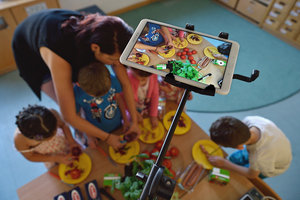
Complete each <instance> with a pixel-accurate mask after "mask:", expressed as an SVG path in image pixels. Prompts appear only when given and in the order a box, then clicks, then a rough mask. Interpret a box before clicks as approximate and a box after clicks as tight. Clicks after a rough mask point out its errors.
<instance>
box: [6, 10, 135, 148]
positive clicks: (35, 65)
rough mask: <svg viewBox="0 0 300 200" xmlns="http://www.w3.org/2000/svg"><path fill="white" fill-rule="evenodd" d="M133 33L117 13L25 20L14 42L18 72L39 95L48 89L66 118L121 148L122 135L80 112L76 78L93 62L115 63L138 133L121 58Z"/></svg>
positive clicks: (53, 13) (58, 13)
mask: <svg viewBox="0 0 300 200" xmlns="http://www.w3.org/2000/svg"><path fill="white" fill-rule="evenodd" d="M131 35H132V29H131V28H130V27H129V26H128V25H127V24H126V23H125V22H124V21H123V20H121V19H120V18H118V17H113V16H100V15H98V14H90V15H86V16H83V15H81V14H80V13H78V12H75V11H69V10H62V9H50V10H45V11H42V12H39V13H36V14H34V15H32V16H29V17H28V18H27V19H25V20H24V21H23V22H22V23H21V24H20V25H19V26H18V27H17V29H16V31H15V34H14V38H13V43H12V46H13V51H14V56H15V60H16V63H17V66H18V68H19V71H20V76H21V77H22V78H23V79H24V80H25V81H26V82H27V84H28V85H29V86H30V87H31V89H32V90H33V91H34V93H35V94H36V95H37V96H38V97H39V98H41V95H40V92H41V90H42V91H44V92H45V93H46V94H47V95H48V96H50V97H51V98H52V99H54V100H55V101H56V102H57V103H58V104H59V106H60V111H61V113H62V115H63V117H64V120H65V121H66V122H68V123H69V124H71V125H72V126H73V127H75V128H76V129H78V130H80V131H82V132H85V133H87V134H89V135H91V136H95V137H98V138H100V139H102V140H104V141H106V142H107V143H108V144H109V145H111V146H113V147H114V148H115V149H117V148H120V147H122V146H123V145H122V144H121V143H120V138H119V137H118V136H115V135H110V134H108V133H106V132H103V131H102V130H100V129H98V128H96V127H95V126H93V125H92V124H90V123H89V122H87V121H86V120H85V119H83V118H81V117H80V116H78V115H77V114H76V110H75V100H74V92H73V82H75V81H77V74H78V71H79V69H80V68H81V67H83V66H85V65H87V64H88V63H90V62H93V61H95V60H96V61H100V62H103V63H104V64H108V65H112V66H113V69H114V72H115V73H116V75H117V77H118V79H119V81H120V82H121V85H122V88H123V91H124V94H125V100H126V101H127V104H128V106H129V112H130V114H131V116H132V125H131V127H130V129H129V131H135V132H138V133H139V128H138V124H137V117H136V111H135V106H134V99H133V95H132V88H131V85H130V82H129V80H128V76H127V74H126V68H125V67H124V66H123V65H122V64H121V63H120V62H119V57H120V54H121V52H122V51H123V49H124V48H125V46H126V44H127V42H128V41H129V39H130V37H131Z"/></svg>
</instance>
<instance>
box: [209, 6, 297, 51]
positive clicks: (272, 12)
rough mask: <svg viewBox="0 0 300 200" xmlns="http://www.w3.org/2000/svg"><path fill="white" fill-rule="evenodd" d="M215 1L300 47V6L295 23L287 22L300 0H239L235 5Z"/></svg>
mask: <svg viewBox="0 0 300 200" xmlns="http://www.w3.org/2000/svg"><path fill="white" fill-rule="evenodd" d="M214 1H215V2H216V3H218V4H220V5H222V6H223V7H224V8H226V9H228V10H230V11H231V12H233V13H235V14H237V15H238V16H240V17H243V18H244V19H246V20H248V21H249V22H251V23H253V24H255V25H257V26H258V27H260V28H261V29H263V30H265V31H267V32H268V33H270V34H272V35H274V36H275V37H278V38H279V39H281V40H282V41H284V42H286V43H288V44H289V45H291V46H293V47H295V48H297V49H300V7H297V9H298V10H297V11H298V14H299V16H298V17H296V18H295V20H294V22H295V23H294V24H292V25H289V24H288V25H287V24H285V22H286V20H287V19H290V18H293V17H291V14H290V12H291V10H293V9H294V10H295V8H296V4H297V5H299V4H300V0H269V4H264V3H259V2H261V1H262V0H239V1H238V2H237V3H236V6H235V7H232V6H231V5H228V4H227V3H226V2H230V1H229V0H214ZM224 1H225V3H224ZM264 1H267V0H264ZM264 6H265V7H264ZM276 15H277V16H276ZM268 23H269V24H268ZM280 29H287V31H291V33H289V32H288V33H287V34H286V35H284V34H283V33H281V31H280Z"/></svg>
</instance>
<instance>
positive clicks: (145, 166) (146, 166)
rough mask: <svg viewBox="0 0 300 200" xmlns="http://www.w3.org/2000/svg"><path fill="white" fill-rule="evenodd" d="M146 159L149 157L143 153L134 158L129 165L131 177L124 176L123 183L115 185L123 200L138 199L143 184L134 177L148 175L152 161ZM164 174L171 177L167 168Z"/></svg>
mask: <svg viewBox="0 0 300 200" xmlns="http://www.w3.org/2000/svg"><path fill="white" fill-rule="evenodd" d="M147 158H149V156H148V155H147V154H144V153H142V154H139V155H137V156H135V159H134V161H132V162H131V163H130V164H131V165H132V176H126V177H125V179H124V180H123V181H121V182H120V183H119V184H116V185H115V188H116V189H118V190H120V191H121V192H122V194H123V196H124V198H125V200H137V199H138V198H139V197H140V195H141V193H142V191H143V187H144V185H145V183H144V182H143V181H141V180H139V179H138V178H136V176H135V175H136V173H137V172H142V173H144V174H146V175H149V173H150V171H151V168H152V165H153V164H154V161H153V160H149V159H147ZM164 174H165V175H167V176H172V174H171V173H170V171H169V170H168V169H167V168H165V171H164Z"/></svg>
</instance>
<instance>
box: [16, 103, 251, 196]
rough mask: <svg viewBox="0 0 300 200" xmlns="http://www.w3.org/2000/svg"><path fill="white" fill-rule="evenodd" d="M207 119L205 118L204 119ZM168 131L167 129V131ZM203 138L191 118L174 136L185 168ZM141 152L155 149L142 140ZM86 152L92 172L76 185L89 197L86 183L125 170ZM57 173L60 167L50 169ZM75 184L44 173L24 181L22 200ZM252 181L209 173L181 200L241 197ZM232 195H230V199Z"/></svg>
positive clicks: (55, 192) (101, 155) (93, 152)
mask: <svg viewBox="0 0 300 200" xmlns="http://www.w3.org/2000/svg"><path fill="white" fill-rule="evenodd" d="M166 107H167V110H170V109H172V108H174V105H172V104H167V106H166ZM203 120H205V119H203ZM166 132H167V131H166ZM201 139H209V136H208V135H207V134H206V133H205V132H204V131H203V130H202V129H201V128H200V127H199V126H198V125H197V124H196V123H195V122H194V121H193V120H192V126H191V129H190V130H189V131H188V132H187V133H186V134H184V135H174V137H173V138H172V141H171V144H170V146H173V145H174V146H176V147H178V149H179V151H180V154H179V157H180V165H181V166H183V167H186V166H187V165H188V164H189V163H191V162H192V160H193V158H192V146H193V144H194V143H195V142H197V141H198V140H201ZM100 145H101V146H102V148H103V149H104V151H106V152H107V154H108V146H107V145H106V144H104V143H102V144H100ZM140 145H141V149H140V150H141V151H143V150H145V149H150V148H152V147H151V146H153V145H149V144H144V143H142V142H140ZM86 153H87V154H88V155H89V156H90V157H91V159H92V171H91V173H90V175H89V176H88V177H87V179H86V180H84V181H83V182H82V183H80V184H77V185H76V186H79V187H80V188H81V192H82V193H83V196H84V197H86V192H85V188H84V184H85V183H87V182H89V181H91V180H94V179H96V180H97V183H98V185H99V187H102V186H103V177H104V174H105V173H121V174H123V172H124V165H120V164H118V165H117V166H115V165H113V164H112V163H111V162H110V161H109V160H108V158H107V157H106V156H105V155H104V153H101V152H100V151H98V150H95V149H91V148H87V149H86ZM51 171H52V172H54V173H57V167H55V168H53V169H51ZM74 187H75V186H69V185H67V184H65V183H63V182H61V181H60V180H58V179H57V178H55V177H53V176H51V175H50V174H49V173H48V172H46V173H44V174H42V175H41V176H39V177H38V178H36V179H34V180H32V181H31V182H29V183H27V184H25V185H24V186H22V187H20V188H19V189H18V190H17V193H18V195H19V198H20V200H32V199H36V200H39V199H43V200H45V199H49V200H50V199H51V200H52V199H53V197H54V196H56V195H58V194H60V193H62V192H67V191H69V190H71V189H72V188H74ZM252 187H254V186H253V184H252V183H251V182H250V181H249V180H248V179H247V178H245V177H243V176H240V175H238V174H236V173H234V172H230V182H229V183H228V184H227V185H223V186H221V185H217V184H215V183H209V182H208V176H206V177H204V178H203V179H202V180H201V181H200V182H199V184H198V185H197V186H196V187H195V188H194V191H193V192H191V193H184V194H182V192H181V194H182V198H181V199H182V200H191V199H200V197H201V199H207V200H210V199H239V198H240V197H241V196H242V195H243V194H245V193H246V192H247V191H248V190H249V189H251V188H252ZM113 196H114V197H115V198H116V199H118V200H119V199H123V198H122V194H121V192H120V191H118V190H115V192H114V194H113ZM229 197H230V198H229ZM103 199H106V198H103Z"/></svg>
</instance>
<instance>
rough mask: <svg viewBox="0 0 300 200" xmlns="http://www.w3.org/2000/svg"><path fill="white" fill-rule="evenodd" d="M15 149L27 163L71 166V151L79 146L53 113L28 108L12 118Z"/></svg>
mask: <svg viewBox="0 0 300 200" xmlns="http://www.w3.org/2000/svg"><path fill="white" fill-rule="evenodd" d="M16 118H17V120H16V124H17V126H18V128H17V129H16V132H15V137H14V144H15V147H16V149H17V150H18V151H19V152H20V153H21V154H22V155H23V156H24V157H25V158H26V159H27V160H29V161H32V162H45V165H46V167H51V166H53V164H54V163H64V164H67V165H68V164H71V163H72V160H73V156H72V155H71V153H70V152H71V148H73V147H79V144H78V143H77V142H76V141H75V140H74V139H73V137H72V134H71V132H70V129H69V127H68V126H67V125H66V124H65V123H64V122H63V120H62V119H61V117H60V116H59V114H58V113H57V112H56V111H55V110H52V109H51V110H50V109H47V108H45V107H43V106H37V105H34V106H28V107H27V108H24V109H23V110H22V111H21V112H20V113H19V114H18V115H17V116H16Z"/></svg>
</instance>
